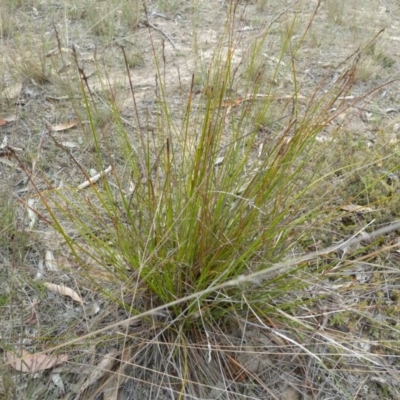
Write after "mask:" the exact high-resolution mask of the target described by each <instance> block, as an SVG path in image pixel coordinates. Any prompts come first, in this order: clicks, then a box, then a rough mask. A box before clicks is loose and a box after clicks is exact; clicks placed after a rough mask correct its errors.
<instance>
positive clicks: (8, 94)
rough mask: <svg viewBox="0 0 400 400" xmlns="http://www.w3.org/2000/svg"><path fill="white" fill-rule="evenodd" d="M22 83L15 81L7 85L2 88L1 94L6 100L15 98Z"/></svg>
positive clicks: (19, 91)
mask: <svg viewBox="0 0 400 400" xmlns="http://www.w3.org/2000/svg"><path fill="white" fill-rule="evenodd" d="M21 90H22V83H20V82H19V83H16V84H15V85H12V86H9V87H7V88H6V89H4V90H3V91H2V92H1V94H2V96H3V97H5V98H6V99H8V100H16V99H17V98H18V96H19V94H20V93H21Z"/></svg>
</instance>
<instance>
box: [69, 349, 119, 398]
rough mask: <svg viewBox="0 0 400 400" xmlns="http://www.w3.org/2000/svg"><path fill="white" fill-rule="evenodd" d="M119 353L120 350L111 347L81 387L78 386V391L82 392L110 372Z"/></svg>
mask: <svg viewBox="0 0 400 400" xmlns="http://www.w3.org/2000/svg"><path fill="white" fill-rule="evenodd" d="M117 354H118V351H117V350H116V349H111V351H110V352H109V353H108V354H106V355H105V356H104V358H103V359H102V360H101V361H100V363H99V364H98V365H96V368H95V369H94V371H93V372H92V373H91V374H90V375H89V376H88V378H87V379H86V381H85V382H83V384H82V385H79V388H78V387H77V388H76V389H79V391H78V393H82V392H83V391H84V390H85V389H86V388H88V387H89V386H90V385H92V384H93V383H95V382H96V381H98V380H99V379H101V378H102V377H103V376H104V375H105V374H107V373H109V372H110V371H111V369H112V368H113V366H114V364H115V362H116V360H117V359H116V357H117Z"/></svg>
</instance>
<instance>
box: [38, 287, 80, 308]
mask: <svg viewBox="0 0 400 400" xmlns="http://www.w3.org/2000/svg"><path fill="white" fill-rule="evenodd" d="M44 285H45V286H46V287H47V289H49V290H50V291H52V292H54V293H59V294H62V295H64V296H68V297H71V299H72V300H74V301H76V302H78V303H80V304H83V300H82V298H81V297H80V296H79V294H78V293H76V292H75V290H72V289H71V288H69V287H67V286H64V285H55V284H54V283H49V282H45V283H44Z"/></svg>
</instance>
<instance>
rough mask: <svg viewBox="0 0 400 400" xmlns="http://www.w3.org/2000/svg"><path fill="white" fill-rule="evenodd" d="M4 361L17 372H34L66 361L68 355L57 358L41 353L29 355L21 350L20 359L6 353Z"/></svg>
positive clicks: (10, 353)
mask: <svg viewBox="0 0 400 400" xmlns="http://www.w3.org/2000/svg"><path fill="white" fill-rule="evenodd" d="M6 359H7V361H8V363H9V364H10V365H11V367H12V368H14V369H16V370H17V371H21V372H36V371H43V370H45V369H49V368H52V367H54V366H56V365H59V364H61V363H63V362H66V361H68V355H67V354H60V355H58V356H52V355H47V354H43V353H38V354H31V353H29V352H27V351H25V350H22V356H21V357H18V356H17V355H16V354H14V353H12V352H6Z"/></svg>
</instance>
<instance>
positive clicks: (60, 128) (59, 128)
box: [51, 119, 79, 132]
mask: <svg viewBox="0 0 400 400" xmlns="http://www.w3.org/2000/svg"><path fill="white" fill-rule="evenodd" d="M78 123H79V121H78V120H77V119H75V120H73V121H70V122H66V123H65V124H58V125H52V126H51V129H52V130H53V131H54V132H61V131H66V130H67V129H71V128H74V127H75V126H77V125H78Z"/></svg>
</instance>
